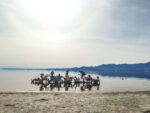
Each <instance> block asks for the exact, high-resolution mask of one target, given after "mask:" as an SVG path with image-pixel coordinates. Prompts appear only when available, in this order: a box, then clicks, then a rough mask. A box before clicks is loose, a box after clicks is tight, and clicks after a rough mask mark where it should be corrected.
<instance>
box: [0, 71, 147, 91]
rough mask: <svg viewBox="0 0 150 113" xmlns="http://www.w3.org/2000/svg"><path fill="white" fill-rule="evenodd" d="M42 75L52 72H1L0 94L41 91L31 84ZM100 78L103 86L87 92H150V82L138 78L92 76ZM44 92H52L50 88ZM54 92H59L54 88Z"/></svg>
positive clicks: (72, 88) (74, 74) (75, 88)
mask: <svg viewBox="0 0 150 113" xmlns="http://www.w3.org/2000/svg"><path fill="white" fill-rule="evenodd" d="M40 73H45V74H49V73H50V71H37V70H36V71H35V70H34V71H33V70H0V92H9V91H40V90H39V89H40V86H37V85H34V84H31V79H33V78H37V77H39V74H40ZM58 73H60V74H61V75H62V76H64V75H65V72H63V71H55V75H57V74H58ZM78 74H79V73H76V72H70V73H69V75H70V76H79V75H78ZM96 76H100V80H101V85H100V87H99V88H98V87H97V86H95V87H92V88H91V90H89V89H88V88H85V90H84V91H85V92H112V91H113V92H114V91H147V90H148V91H150V80H148V79H138V78H123V79H122V78H120V77H106V76H105V77H104V76H101V75H96V74H92V77H93V78H96ZM81 86H82V85H80V87H68V89H67V90H66V88H65V87H63V85H62V87H61V88H60V91H62V92H63V91H67V92H80V91H81V90H80V89H81ZM43 91H48V92H51V89H50V86H48V88H46V89H43ZM52 91H58V88H57V87H54V88H53V89H52Z"/></svg>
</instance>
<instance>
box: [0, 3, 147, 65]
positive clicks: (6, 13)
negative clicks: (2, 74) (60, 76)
mask: <svg viewBox="0 0 150 113" xmlns="http://www.w3.org/2000/svg"><path fill="white" fill-rule="evenodd" d="M148 61H150V0H0V66H1V67H7V66H9V67H11V66H15V67H75V66H90V65H91V66H94V65H100V64H108V63H115V64H118V63H139V62H148Z"/></svg>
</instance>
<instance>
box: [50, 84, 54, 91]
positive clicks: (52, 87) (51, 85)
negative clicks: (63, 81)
mask: <svg viewBox="0 0 150 113" xmlns="http://www.w3.org/2000/svg"><path fill="white" fill-rule="evenodd" d="M53 89H54V84H53V83H52V84H50V90H51V91H53Z"/></svg>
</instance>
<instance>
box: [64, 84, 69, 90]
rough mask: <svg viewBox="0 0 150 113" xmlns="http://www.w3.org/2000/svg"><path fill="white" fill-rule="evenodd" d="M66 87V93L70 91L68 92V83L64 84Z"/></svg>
mask: <svg viewBox="0 0 150 113" xmlns="http://www.w3.org/2000/svg"><path fill="white" fill-rule="evenodd" d="M64 87H65V91H68V90H69V87H68V84H67V83H64Z"/></svg>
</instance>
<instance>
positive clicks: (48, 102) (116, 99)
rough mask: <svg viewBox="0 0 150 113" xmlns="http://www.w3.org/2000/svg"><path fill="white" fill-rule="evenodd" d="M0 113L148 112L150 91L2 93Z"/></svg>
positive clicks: (149, 111) (0, 94) (0, 95)
mask: <svg viewBox="0 0 150 113" xmlns="http://www.w3.org/2000/svg"><path fill="white" fill-rule="evenodd" d="M0 113H150V92H132V93H131V92H125V93H119V92H118V93H65V92H63V93H62V92H52V93H31V92H30V93H29V92H25V93H21V92H20V93H15V92H14V93H2V92H1V93H0Z"/></svg>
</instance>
